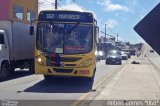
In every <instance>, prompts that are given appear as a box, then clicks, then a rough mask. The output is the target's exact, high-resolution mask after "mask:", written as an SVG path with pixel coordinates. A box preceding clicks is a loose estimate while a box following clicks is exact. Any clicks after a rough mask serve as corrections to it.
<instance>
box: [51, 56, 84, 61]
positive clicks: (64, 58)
mask: <svg viewBox="0 0 160 106" xmlns="http://www.w3.org/2000/svg"><path fill="white" fill-rule="evenodd" d="M50 59H51V61H60V62H76V61H78V60H80V59H82V58H80V57H77V58H75V57H73V58H72V57H54V58H50Z"/></svg>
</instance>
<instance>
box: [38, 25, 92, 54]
mask: <svg viewBox="0 0 160 106" xmlns="http://www.w3.org/2000/svg"><path fill="white" fill-rule="evenodd" d="M92 38H93V37H92V25H83V24H79V23H75V24H62V23H49V22H48V23H44V22H43V23H42V22H41V23H39V24H38V29H37V48H38V49H40V50H42V51H45V52H49V53H63V54H82V53H87V52H89V51H91V50H92Z"/></svg>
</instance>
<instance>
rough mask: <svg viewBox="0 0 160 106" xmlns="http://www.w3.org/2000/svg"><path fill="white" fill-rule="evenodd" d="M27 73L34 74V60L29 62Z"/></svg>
mask: <svg viewBox="0 0 160 106" xmlns="http://www.w3.org/2000/svg"><path fill="white" fill-rule="evenodd" d="M29 72H30V73H31V74H35V65H34V60H31V62H30V65H29Z"/></svg>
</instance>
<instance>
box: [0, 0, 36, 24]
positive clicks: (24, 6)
mask: <svg viewBox="0 0 160 106" xmlns="http://www.w3.org/2000/svg"><path fill="white" fill-rule="evenodd" d="M0 13H1V14H0V20H13V21H18V22H24V23H30V22H31V20H34V19H35V18H36V16H38V0H0Z"/></svg>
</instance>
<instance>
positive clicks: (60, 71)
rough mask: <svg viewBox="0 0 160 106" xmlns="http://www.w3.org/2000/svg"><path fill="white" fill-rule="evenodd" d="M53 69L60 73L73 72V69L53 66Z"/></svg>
mask: <svg viewBox="0 0 160 106" xmlns="http://www.w3.org/2000/svg"><path fill="white" fill-rule="evenodd" d="M53 70H54V71H55V72H58V73H71V72H72V71H73V69H60V68H53Z"/></svg>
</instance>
